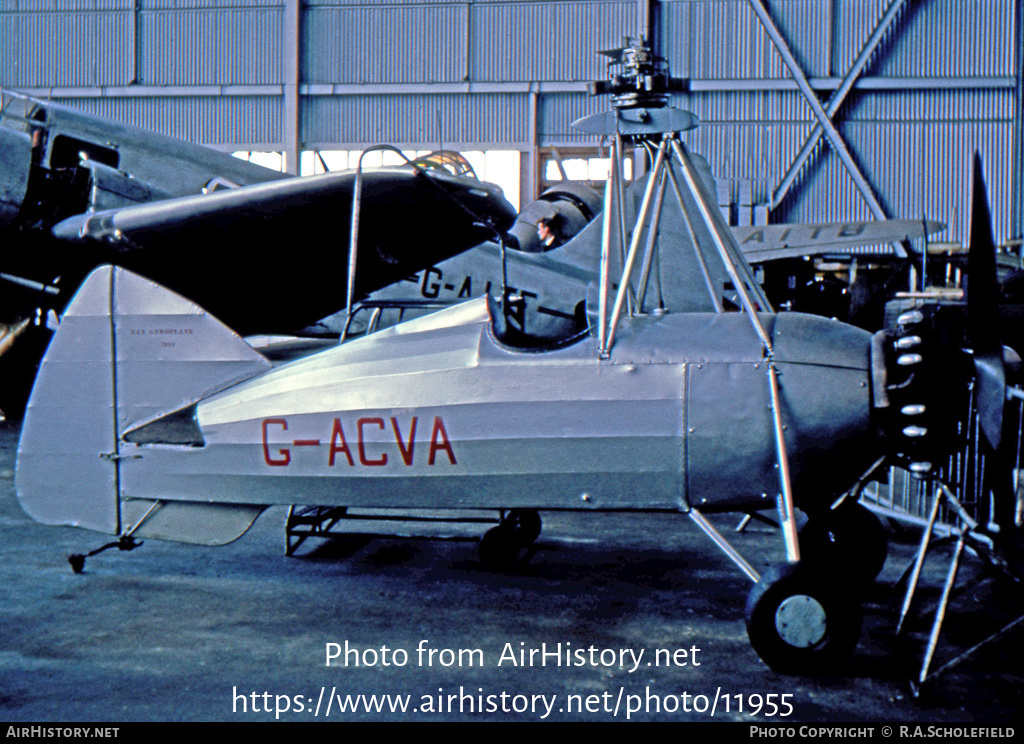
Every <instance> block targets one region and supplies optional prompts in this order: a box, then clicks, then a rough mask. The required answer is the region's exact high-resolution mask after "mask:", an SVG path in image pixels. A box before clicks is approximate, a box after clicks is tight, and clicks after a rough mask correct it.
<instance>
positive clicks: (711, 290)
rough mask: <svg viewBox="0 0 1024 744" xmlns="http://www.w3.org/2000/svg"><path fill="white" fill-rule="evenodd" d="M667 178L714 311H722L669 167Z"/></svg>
mask: <svg viewBox="0 0 1024 744" xmlns="http://www.w3.org/2000/svg"><path fill="white" fill-rule="evenodd" d="M666 172H667V173H668V177H669V179H670V180H671V181H672V189H673V190H674V191H675V192H676V200H677V201H678V202H679V208H680V210H681V211H682V213H683V222H685V223H686V229H687V231H689V235H690V242H691V243H693V253H694V255H695V256H696V257H697V264H698V265H699V266H700V272H701V276H703V277H704V286H705V287H707V290H708V294H709V295H711V303H712V304H713V305H714V306H715V312H716V313H724V312H725V306H724V305H722V298H721V297H720V296H719V294H718V292H716V291H715V287H714V284H713V283H712V281H711V272H709V271H708V262H707V261H706V260H705V259H704V254H703V253H702V252H701V249H700V245H699V244H698V242H697V232H696V231H695V230H694V229H693V223H692V222H691V221H690V215H688V214H687V213H686V209H685V208H684V207H683V193H682V190H681V189H680V188H679V181H678V180H677V179H676V174H675V172H674V171H673V170H672V169H671V168H669V169H668V170H667V171H666Z"/></svg>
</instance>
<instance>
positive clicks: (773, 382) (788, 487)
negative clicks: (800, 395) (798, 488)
mask: <svg viewBox="0 0 1024 744" xmlns="http://www.w3.org/2000/svg"><path fill="white" fill-rule="evenodd" d="M768 389H769V390H770V391H771V396H772V425H773V430H774V433H775V457H776V459H777V460H778V463H777V464H778V468H779V487H780V488H781V490H782V493H781V494H780V495H779V498H778V502H777V503H778V509H779V526H780V527H781V528H782V539H783V541H784V542H785V543H786V560H788V561H789V562H790V563H796V562H797V561H799V560H800V541H799V539H798V538H797V528H796V514H794V512H793V482H792V479H791V478H790V475H789V455H788V454H787V453H786V439H785V432H784V431H783V426H782V402H781V396H780V395H779V371H778V370H777V369H776V368H775V362H773V361H772V360H770V359H769V360H768Z"/></svg>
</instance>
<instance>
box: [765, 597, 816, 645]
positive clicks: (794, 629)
mask: <svg viewBox="0 0 1024 744" xmlns="http://www.w3.org/2000/svg"><path fill="white" fill-rule="evenodd" d="M827 627H828V626H827V622H826V617H825V608H824V607H822V606H821V603H820V602H819V601H818V600H816V599H815V598H814V597H810V596H808V595H806V594H795V595H793V596H792V597H788V598H787V599H786V600H785V601H784V602H782V603H781V604H780V605H779V608H778V610H776V612H775V629H776V630H777V631H778V633H779V638H781V639H782V640H783V641H785V642H786V643H787V644H789V645H790V646H792V647H794V648H810V647H811V646H814V645H816V644H818V643H821V641H822V640H823V639H824V638H825V633H826V631H827Z"/></svg>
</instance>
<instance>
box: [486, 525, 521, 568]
mask: <svg viewBox="0 0 1024 744" xmlns="http://www.w3.org/2000/svg"><path fill="white" fill-rule="evenodd" d="M520 547H521V546H520V545H519V540H518V539H517V537H516V531H515V528H514V527H512V526H511V525H509V524H508V523H507V522H503V523H501V524H499V525H498V526H497V527H492V528H491V529H489V530H487V532H485V533H484V535H483V537H481V538H480V545H479V547H478V548H477V552H478V553H479V555H480V562H481V563H483V564H484V565H485V566H487V567H488V568H490V569H493V570H497V571H504V570H507V569H509V568H511V567H512V566H514V565H515V563H516V561H517V560H518V559H519V550H520Z"/></svg>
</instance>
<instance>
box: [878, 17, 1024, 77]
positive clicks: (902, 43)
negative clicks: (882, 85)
mask: <svg viewBox="0 0 1024 744" xmlns="http://www.w3.org/2000/svg"><path fill="white" fill-rule="evenodd" d="M910 5H911V6H912V13H913V17H912V18H910V19H909V22H908V23H906V25H905V27H904V29H903V31H902V33H901V34H899V36H898V37H896V38H895V39H894V40H893V48H892V53H891V54H889V55H887V56H886V57H885V58H884V59H882V60H881V61H880V62H881V64H879V65H878V66H877V67H876V69H875V70H874V74H878V75H906V76H926V77H934V76H942V75H957V76H971V75H975V76H982V75H994V76H995V75H1013V74H1014V65H1015V60H1014V55H1015V52H1016V50H1017V46H1016V44H1015V41H1014V38H1013V28H1014V25H1015V22H1016V20H1015V18H1014V3H1013V2H1008V1H1007V0H930V2H928V3H911V4H910Z"/></svg>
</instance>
